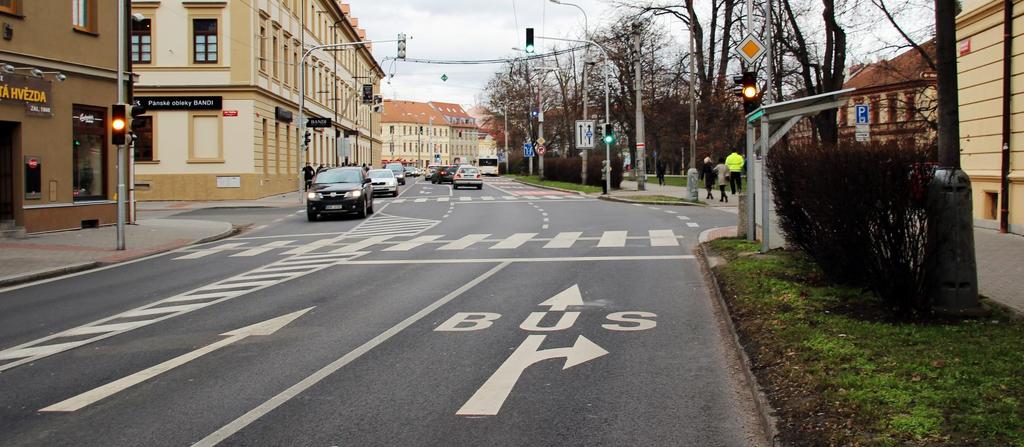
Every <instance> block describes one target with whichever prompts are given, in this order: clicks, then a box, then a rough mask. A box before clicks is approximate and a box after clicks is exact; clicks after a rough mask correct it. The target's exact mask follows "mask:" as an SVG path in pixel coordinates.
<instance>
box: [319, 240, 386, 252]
mask: <svg viewBox="0 0 1024 447" xmlns="http://www.w3.org/2000/svg"><path fill="white" fill-rule="evenodd" d="M388 239H391V236H374V237H371V238H369V239H366V240H363V241H360V242H356V243H353V244H348V245H346V246H344V247H341V248H338V249H335V250H333V251H331V253H353V252H357V251H359V250H362V249H364V248H367V247H370V246H372V245H377V244H379V243H381V242H384V241H386V240H388Z"/></svg>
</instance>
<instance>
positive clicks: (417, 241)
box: [384, 234, 442, 251]
mask: <svg viewBox="0 0 1024 447" xmlns="http://www.w3.org/2000/svg"><path fill="white" fill-rule="evenodd" d="M441 237H442V235H440V234H434V235H429V236H418V237H416V238H414V239H412V240H409V241H405V242H402V243H399V244H398V245H392V246H390V247H388V248H385V249H384V251H409V250H412V249H414V248H417V247H419V246H421V245H423V244H425V243H427V242H433V241H436V240H438V239H440V238H441Z"/></svg>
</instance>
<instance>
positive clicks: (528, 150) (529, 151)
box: [523, 143, 533, 157]
mask: <svg viewBox="0 0 1024 447" xmlns="http://www.w3.org/2000/svg"><path fill="white" fill-rule="evenodd" d="M523 156H524V157H532V156H533V145H532V144H530V143H526V144H523Z"/></svg>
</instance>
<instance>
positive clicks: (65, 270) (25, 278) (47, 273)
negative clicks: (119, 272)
mask: <svg viewBox="0 0 1024 447" xmlns="http://www.w3.org/2000/svg"><path fill="white" fill-rule="evenodd" d="M238 233H240V229H239V228H237V227H234V226H230V227H229V228H228V229H227V230H225V231H223V232H221V233H220V234H216V235H213V236H209V237H205V238H202V239H198V240H194V241H192V242H189V243H187V244H182V245H180V246H178V247H173V248H166V249H162V250H156V251H152V252H147V253H140V254H139V255H138V256H133V257H131V258H126V259H121V260H118V261H115V262H103V261H93V262H82V263H78V264H71V265H65V266H61V267H55V268H51V269H47V270H38V271H35V272H28V273H22V274H19V275H13V276H8V277H5V278H0V288H7V287H11V286H17V285H21V284H25V283H29V282H33V281H39V280H43V279H50V278H56V277H58V276H64V275H69V274H72V273H78V272H84V271H86V270H92V269H95V268H99V267H105V266H108V265H114V264H121V263H124V262H128V261H134V260H136V259H140V258H144V257H148V256H154V255H159V254H163V253H167V252H169V251H173V250H177V249H179V248H181V247H188V246H189V245H199V244H205V243H208V242H213V241H218V240H221V239H224V238H228V237H231V236H234V235H236V234H238Z"/></svg>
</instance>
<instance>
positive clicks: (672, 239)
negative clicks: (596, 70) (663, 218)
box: [648, 230, 679, 247]
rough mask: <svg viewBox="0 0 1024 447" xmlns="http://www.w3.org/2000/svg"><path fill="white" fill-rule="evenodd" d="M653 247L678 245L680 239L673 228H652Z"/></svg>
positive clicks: (650, 232) (649, 232)
mask: <svg viewBox="0 0 1024 447" xmlns="http://www.w3.org/2000/svg"><path fill="white" fill-rule="evenodd" d="M648 234H650V235H651V246H652V247H678V246H679V240H678V239H676V233H675V232H673V231H672V230H650V231H648Z"/></svg>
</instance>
